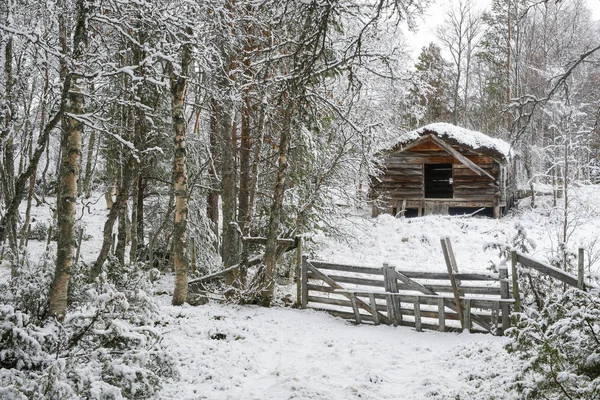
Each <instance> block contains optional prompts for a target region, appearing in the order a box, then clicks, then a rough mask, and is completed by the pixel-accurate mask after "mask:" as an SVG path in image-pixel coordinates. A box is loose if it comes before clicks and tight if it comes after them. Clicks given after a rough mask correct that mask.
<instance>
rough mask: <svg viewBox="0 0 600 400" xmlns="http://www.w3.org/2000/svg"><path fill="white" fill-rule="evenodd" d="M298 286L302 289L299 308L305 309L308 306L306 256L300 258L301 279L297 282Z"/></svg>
mask: <svg viewBox="0 0 600 400" xmlns="http://www.w3.org/2000/svg"><path fill="white" fill-rule="evenodd" d="M298 285H301V287H302V292H301V293H302V294H301V296H300V306H301V307H302V308H306V305H307V304H308V260H307V256H302V279H300V280H299V281H298Z"/></svg>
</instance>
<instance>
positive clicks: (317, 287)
mask: <svg viewBox="0 0 600 400" xmlns="http://www.w3.org/2000/svg"><path fill="white" fill-rule="evenodd" d="M306 286H307V288H308V290H309V291H313V292H321V293H333V292H335V290H336V289H335V288H332V287H331V286H320V285H313V284H310V283H309V284H307V285H306Z"/></svg>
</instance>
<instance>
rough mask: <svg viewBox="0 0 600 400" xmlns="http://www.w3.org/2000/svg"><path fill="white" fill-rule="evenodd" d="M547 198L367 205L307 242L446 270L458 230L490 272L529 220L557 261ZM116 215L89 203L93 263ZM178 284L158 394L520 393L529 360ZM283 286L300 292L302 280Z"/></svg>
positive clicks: (470, 263)
mask: <svg viewBox="0 0 600 400" xmlns="http://www.w3.org/2000/svg"><path fill="white" fill-rule="evenodd" d="M599 194H600V186H581V187H577V186H573V187H572V189H571V192H570V198H571V203H570V207H572V210H573V212H572V214H573V215H574V216H576V218H574V219H573V226H574V227H575V229H574V230H573V233H572V235H571V238H570V241H569V243H570V249H571V250H576V248H577V247H578V246H580V245H585V244H586V243H589V242H590V241H591V240H593V239H594V238H597V237H599V236H600V195H599ZM96 200H98V201H96ZM536 202H537V203H538V207H537V208H533V209H532V208H531V207H530V204H529V202H528V200H527V199H525V200H523V201H521V203H520V205H519V207H518V208H516V209H514V210H512V211H511V212H510V213H509V215H507V216H506V217H504V218H502V219H498V220H495V219H491V218H481V217H472V218H466V217H449V216H427V217H422V218H412V219H405V218H393V217H392V216H390V215H381V216H379V217H378V218H375V219H373V218H369V217H368V214H369V212H368V211H367V210H358V211H357V212H356V215H354V216H352V217H350V218H347V219H344V220H340V221H339V228H340V229H343V230H344V231H346V232H347V235H346V236H345V238H343V240H340V239H339V238H334V237H330V236H328V235H326V234H323V233H321V234H317V235H314V236H313V237H312V238H310V240H308V241H307V242H306V250H307V252H310V253H311V257H314V258H318V259H323V260H327V261H333V262H341V263H351V264H354V265H364V266H371V267H373V268H379V267H381V266H382V264H383V263H389V264H391V265H394V266H395V267H397V268H398V269H406V270H427V271H439V272H444V271H446V266H445V263H444V259H443V255H442V252H441V246H440V238H441V237H446V236H448V237H450V239H451V241H452V245H453V248H454V253H455V256H456V258H457V264H458V268H459V271H460V272H469V271H473V272H483V273H487V272H489V270H488V268H489V266H490V264H491V262H494V263H498V262H499V257H498V254H497V253H496V252H495V251H484V250H483V248H484V246H485V245H486V244H489V243H492V242H494V243H504V244H509V243H510V241H511V238H512V237H513V236H514V235H515V233H516V230H517V227H519V226H521V227H523V228H524V229H525V231H526V233H527V237H528V238H529V239H531V240H532V241H534V242H535V243H536V244H537V246H536V249H535V251H534V252H533V253H532V256H533V257H534V258H536V259H539V260H541V261H547V260H548V258H549V257H550V256H551V255H552V248H553V246H556V242H557V238H558V236H559V235H560V233H561V232H562V225H561V218H562V215H563V210H562V209H561V208H560V207H553V206H552V198H551V197H550V196H538V197H537V199H536ZM559 202H560V199H559ZM33 213H34V218H35V219H36V222H34V224H35V223H39V222H49V220H50V215H51V210H50V208H49V207H48V206H46V205H44V206H40V207H35V206H34V207H33ZM106 214H107V211H106V208H105V204H104V201H103V200H102V199H101V197H100V195H98V196H97V197H95V198H93V199H91V201H90V202H89V208H86V209H85V211H83V208H82V207H81V206H80V207H79V209H78V219H80V222H79V223H80V224H81V225H82V226H84V227H85V232H86V234H89V235H90V236H91V237H90V240H88V241H85V242H84V245H83V246H82V259H83V260H84V261H85V262H86V263H91V262H93V260H94V259H95V255H97V253H98V251H99V248H100V245H101V240H102V235H101V230H102V227H103V223H104V220H105V218H106ZM599 243H600V242H599ZM54 245H55V244H54V243H53V244H52V246H54ZM598 247H599V248H600V244H599V245H598ZM29 249H30V250H29V251H30V255H31V256H32V257H38V255H39V256H41V255H42V254H43V253H44V249H45V241H34V240H32V241H30V245H29ZM5 264H6V263H3V264H0V279H9V277H10V268H9V266H8V265H5ZM599 269H600V262H598V261H597V262H595V263H594V264H592V265H590V270H591V271H592V272H596V273H597V272H598V270H599ZM586 270H587V265H586ZM172 288H173V277H172V275H170V274H166V275H165V276H163V277H162V280H161V281H160V282H159V286H158V287H157V288H156V293H157V294H156V295H155V296H154V297H155V299H156V301H157V302H158V303H159V306H160V315H159V317H158V318H157V320H156V321H155V329H156V332H157V333H159V334H162V336H163V339H162V343H163V344H164V345H166V346H167V347H168V350H169V353H170V354H171V355H172V356H173V357H174V358H175V359H176V360H177V363H178V364H179V373H180V377H179V378H178V379H173V380H170V381H168V382H166V384H165V385H164V388H163V389H162V391H161V392H160V393H159V394H158V395H156V396H155V398H157V399H178V400H185V399H217V400H218V399H333V400H336V399H340V400H341V399H355V398H361V399H399V398H405V399H455V398H459V397H460V398H461V399H489V398H492V397H493V398H497V399H517V398H519V396H518V395H517V394H515V393H514V392H510V391H507V390H509V389H508V388H510V386H511V382H513V379H514V376H515V374H516V373H517V372H518V371H519V370H520V369H521V368H522V367H523V364H522V363H523V361H520V360H517V359H516V358H514V357H513V356H512V355H510V354H508V353H507V352H506V351H505V350H504V345H505V344H506V343H507V341H508V339H507V338H502V337H495V336H492V335H487V334H469V333H460V334H457V333H440V332H434V331H425V332H422V333H419V332H416V331H415V330H414V328H410V327H403V326H399V327H392V326H384V325H380V326H369V325H359V326H355V325H353V324H351V323H349V322H347V321H344V320H342V319H339V318H334V317H332V316H330V315H327V314H325V313H321V312H317V311H313V310H298V309H291V308H283V307H273V308H260V307H255V306H236V305H222V304H215V303H209V304H207V305H203V306H198V307H192V306H189V305H184V306H182V307H174V306H171V304H170V302H171V294H172ZM280 290H281V291H282V292H292V293H293V292H294V288H291V287H282V288H280ZM115 328H118V326H117V327H115ZM132 334H135V332H132ZM103 390H104V389H103V388H102V387H100V386H98V387H97V388H95V393H96V394H97V395H98V396H100V394H99V393H101V392H103Z"/></svg>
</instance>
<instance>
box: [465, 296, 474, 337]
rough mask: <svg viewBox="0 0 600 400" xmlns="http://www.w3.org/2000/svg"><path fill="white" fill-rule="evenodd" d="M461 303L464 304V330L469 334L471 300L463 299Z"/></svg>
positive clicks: (470, 326)
mask: <svg viewBox="0 0 600 400" xmlns="http://www.w3.org/2000/svg"><path fill="white" fill-rule="evenodd" d="M463 302H464V303H465V306H464V310H465V326H464V328H465V329H467V330H468V331H469V332H471V328H472V327H473V326H472V324H471V318H472V314H471V300H469V299H464V300H463Z"/></svg>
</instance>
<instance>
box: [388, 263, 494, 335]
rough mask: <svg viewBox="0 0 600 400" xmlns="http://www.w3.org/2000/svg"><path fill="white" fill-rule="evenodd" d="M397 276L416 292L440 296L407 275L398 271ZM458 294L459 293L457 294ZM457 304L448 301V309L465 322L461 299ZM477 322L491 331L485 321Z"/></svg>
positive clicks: (457, 299)
mask: <svg viewBox="0 0 600 400" xmlns="http://www.w3.org/2000/svg"><path fill="white" fill-rule="evenodd" d="M394 272H395V274H396V277H397V278H398V279H400V280H401V281H402V282H404V283H405V284H407V285H409V286H410V287H412V288H413V289H414V290H419V291H421V292H422V293H425V294H427V295H434V296H437V295H438V294H437V293H436V292H434V291H433V290H431V289H428V288H427V287H425V286H423V285H421V284H420V283H418V282H415V281H413V280H411V279H408V278H407V277H406V275H403V274H402V273H400V272H398V271H394ZM456 293H458V292H456ZM455 300H456V303H454V304H453V303H452V302H451V301H450V300H446V301H445V302H446V307H448V308H449V309H451V310H452V311H455V312H457V313H458V314H459V315H460V316H461V321H463V318H462V317H463V315H462V306H461V305H460V297H458V298H456V299H455ZM475 322H477V323H478V324H479V325H480V326H481V327H483V328H484V329H487V330H488V331H490V330H491V326H490V325H489V324H488V323H487V322H485V321H484V320H482V319H480V318H475Z"/></svg>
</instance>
